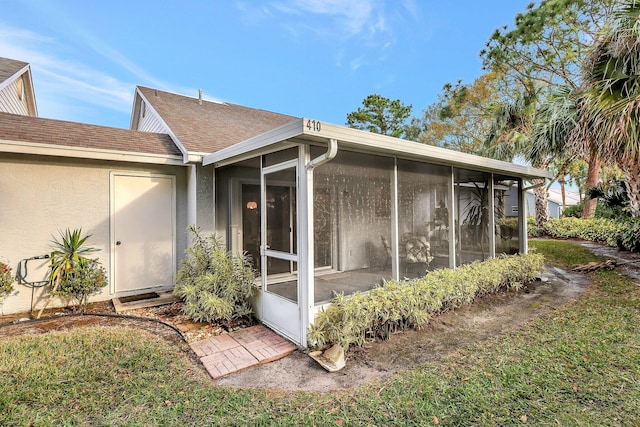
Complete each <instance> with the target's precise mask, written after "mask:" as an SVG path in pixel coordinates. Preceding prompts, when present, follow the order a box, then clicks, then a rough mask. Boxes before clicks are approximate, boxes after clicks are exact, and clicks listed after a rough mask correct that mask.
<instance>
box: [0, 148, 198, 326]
mask: <svg viewBox="0 0 640 427" xmlns="http://www.w3.org/2000/svg"><path fill="white" fill-rule="evenodd" d="M186 169H187V168H184V167H180V166H155V165H140V164H135V163H120V162H104V161H90V160H77V159H64V158H53V157H43V156H29V155H13V154H8V155H7V154H3V155H2V157H1V158H0V259H2V260H3V261H5V262H7V263H8V264H9V265H10V266H11V268H12V269H13V272H14V273H15V271H16V269H17V266H18V262H19V261H20V260H22V259H24V258H29V257H33V256H37V255H44V254H48V253H49V252H51V249H52V248H51V246H50V241H51V240H52V237H53V236H55V237H59V232H58V230H64V229H66V228H70V229H75V228H82V231H83V233H86V234H91V235H92V237H91V238H89V240H88V241H87V244H88V245H89V246H93V247H96V248H98V249H100V251H99V252H96V253H95V254H94V255H93V256H95V257H97V258H99V260H100V262H101V263H102V265H103V266H104V267H105V269H106V270H107V274H108V275H109V277H110V278H111V272H109V265H110V259H109V256H110V255H109V254H110V241H109V236H110V233H109V231H110V230H109V228H110V218H109V203H110V200H109V197H110V191H109V185H110V178H109V176H110V175H109V174H110V172H111V171H131V172H153V173H160V174H167V175H175V176H176V206H177V215H176V221H177V224H176V230H177V236H176V246H177V247H176V254H177V263H178V264H179V262H180V260H181V259H182V257H183V254H184V250H185V248H186V246H187V236H186V234H185V229H186V227H187V225H188V224H187V219H186V217H187V215H186V206H187V204H186ZM37 264H38V262H37V261H30V262H29V268H30V270H31V268H32V267H36V266H37ZM176 268H177V266H176ZM34 271H35V270H34ZM43 274H44V269H43V271H42V272H41V275H40V277H37V276H35V275H33V276H32V274H29V276H28V279H29V280H41V279H42V278H43ZM14 287H15V288H16V289H17V290H18V291H19V293H18V295H16V296H10V297H8V298H7V299H5V300H4V303H3V304H2V306H1V307H0V313H1V314H8V313H16V312H23V311H28V310H29V309H30V303H31V289H30V288H28V287H26V286H24V285H19V284H17V283H15V284H14ZM39 294H40V292H39V291H38V290H36V300H37V298H38V297H39ZM111 297H112V296H111V295H110V294H109V287H108V286H106V287H105V288H104V289H103V291H102V293H100V294H99V295H96V296H94V297H92V299H91V301H99V300H108V299H111ZM43 301H44V299H41V300H40V301H39V303H40V304H39V305H41V304H42V302H43ZM52 304H53V303H52ZM56 305H57V306H63V305H65V304H63V303H62V301H56V302H55V304H54V305H53V306H56Z"/></svg>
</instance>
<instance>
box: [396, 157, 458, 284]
mask: <svg viewBox="0 0 640 427" xmlns="http://www.w3.org/2000/svg"><path fill="white" fill-rule="evenodd" d="M450 181H451V168H450V167H448V166H440V165H433V164H428V163H420V162H415V161H410V160H402V159H399V160H398V235H399V237H400V241H399V245H398V248H399V268H400V277H419V276H423V275H424V274H425V273H426V271H429V270H432V269H434V268H447V267H449V206H451V200H450V199H451V195H450V194H449V193H450V191H449V188H450Z"/></svg>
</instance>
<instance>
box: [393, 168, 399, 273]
mask: <svg viewBox="0 0 640 427" xmlns="http://www.w3.org/2000/svg"><path fill="white" fill-rule="evenodd" d="M399 240H400V234H399V230H398V158H397V157H394V158H393V171H392V173H391V274H392V277H393V278H394V279H395V280H400V241H399Z"/></svg>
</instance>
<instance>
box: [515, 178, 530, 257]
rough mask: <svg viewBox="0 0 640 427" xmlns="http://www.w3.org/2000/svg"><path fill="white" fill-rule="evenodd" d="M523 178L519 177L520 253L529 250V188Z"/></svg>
mask: <svg viewBox="0 0 640 427" xmlns="http://www.w3.org/2000/svg"><path fill="white" fill-rule="evenodd" d="M523 187H524V185H523V181H522V178H519V179H518V223H519V225H520V226H519V227H518V229H519V232H520V253H521V254H526V253H527V252H529V240H528V237H529V236H528V232H527V216H528V212H527V190H526V189H524V188H523Z"/></svg>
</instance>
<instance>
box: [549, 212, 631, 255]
mask: <svg viewBox="0 0 640 427" xmlns="http://www.w3.org/2000/svg"><path fill="white" fill-rule="evenodd" d="M538 231H539V230H538ZM538 234H545V235H547V236H550V237H556V238H577V239H584V240H590V241H592V242H597V243H604V244H606V245H609V246H613V247H619V248H620V249H624V250H628V251H636V252H637V251H639V250H640V218H626V219H608V218H592V219H582V218H573V217H566V218H551V219H550V220H549V221H548V222H547V223H546V224H545V226H544V229H543V230H542V233H538Z"/></svg>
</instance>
